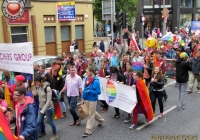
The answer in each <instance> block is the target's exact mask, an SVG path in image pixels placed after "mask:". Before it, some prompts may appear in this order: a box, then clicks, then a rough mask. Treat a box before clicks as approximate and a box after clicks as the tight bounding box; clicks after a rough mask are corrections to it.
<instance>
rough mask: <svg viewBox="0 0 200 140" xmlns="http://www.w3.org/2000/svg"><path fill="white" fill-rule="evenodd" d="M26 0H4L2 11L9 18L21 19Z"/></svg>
mask: <svg viewBox="0 0 200 140" xmlns="http://www.w3.org/2000/svg"><path fill="white" fill-rule="evenodd" d="M24 7H25V4H24V0H4V1H3V3H2V7H1V10H2V13H3V15H4V16H5V17H6V18H8V19H13V20H14V19H19V18H20V17H22V15H23V13H24Z"/></svg>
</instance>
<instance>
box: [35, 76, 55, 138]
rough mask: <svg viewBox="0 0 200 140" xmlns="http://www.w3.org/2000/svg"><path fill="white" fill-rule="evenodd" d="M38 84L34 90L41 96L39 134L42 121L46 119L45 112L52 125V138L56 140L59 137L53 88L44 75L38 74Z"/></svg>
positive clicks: (38, 122) (36, 81)
mask: <svg viewBox="0 0 200 140" xmlns="http://www.w3.org/2000/svg"><path fill="white" fill-rule="evenodd" d="M34 81H35V83H36V86H38V90H34V92H33V94H35V95H38V97H39V112H38V118H37V125H38V130H37V134H38V135H39V134H40V130H41V123H42V122H43V121H44V114H45V115H46V117H47V122H48V124H49V125H50V126H51V128H52V131H53V136H52V137H51V139H50V140H55V139H56V138H58V135H57V131H56V125H55V123H54V105H53V102H52V92H53V91H52V89H51V88H50V84H49V83H48V82H46V81H45V79H44V77H42V76H38V77H36V78H35V80H34Z"/></svg>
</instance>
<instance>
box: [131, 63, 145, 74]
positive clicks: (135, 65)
mask: <svg viewBox="0 0 200 140" xmlns="http://www.w3.org/2000/svg"><path fill="white" fill-rule="evenodd" d="M132 67H133V70H134V72H142V68H143V64H142V63H141V62H132Z"/></svg>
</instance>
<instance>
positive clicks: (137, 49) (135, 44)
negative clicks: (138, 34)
mask: <svg viewBox="0 0 200 140" xmlns="http://www.w3.org/2000/svg"><path fill="white" fill-rule="evenodd" d="M133 46H134V47H135V50H136V51H139V52H140V49H139V47H138V45H137V43H136V40H135V35H134V34H132V38H131V40H130V46H129V47H130V49H133Z"/></svg>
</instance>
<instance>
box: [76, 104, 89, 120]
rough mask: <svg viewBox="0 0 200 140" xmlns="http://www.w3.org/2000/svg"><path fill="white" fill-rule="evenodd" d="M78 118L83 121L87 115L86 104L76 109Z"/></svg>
mask: <svg viewBox="0 0 200 140" xmlns="http://www.w3.org/2000/svg"><path fill="white" fill-rule="evenodd" d="M78 113H79V118H80V119H81V120H84V119H85V118H87V116H88V115H89V110H88V107H87V105H86V103H84V104H82V105H81V106H79V107H78Z"/></svg>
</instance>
